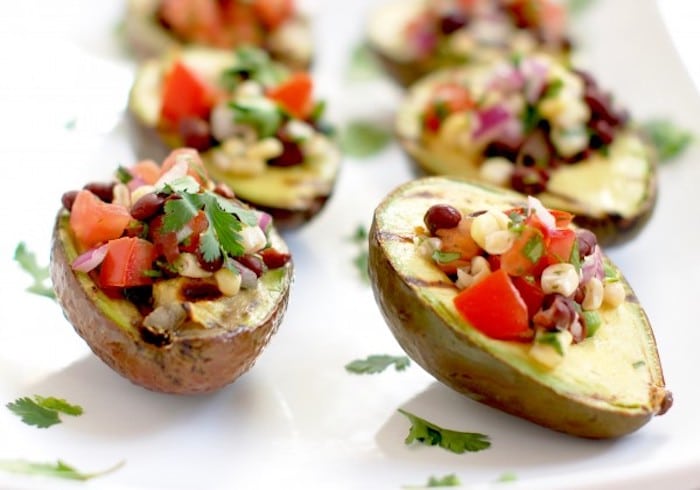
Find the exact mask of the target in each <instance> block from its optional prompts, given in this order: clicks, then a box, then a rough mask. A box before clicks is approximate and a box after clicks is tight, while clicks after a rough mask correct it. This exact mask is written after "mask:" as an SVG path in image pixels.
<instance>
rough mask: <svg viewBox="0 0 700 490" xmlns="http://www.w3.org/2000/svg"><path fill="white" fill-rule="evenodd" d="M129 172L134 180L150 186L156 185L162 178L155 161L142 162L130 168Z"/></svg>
mask: <svg viewBox="0 0 700 490" xmlns="http://www.w3.org/2000/svg"><path fill="white" fill-rule="evenodd" d="M129 172H130V173H131V175H132V176H133V177H134V178H137V179H139V180H141V181H143V183H144V184H148V185H153V184H155V183H156V181H157V180H158V177H160V167H159V166H158V164H157V163H156V162H154V161H153V160H141V161H140V162H138V163H136V164H134V165H132V166H131V167H129Z"/></svg>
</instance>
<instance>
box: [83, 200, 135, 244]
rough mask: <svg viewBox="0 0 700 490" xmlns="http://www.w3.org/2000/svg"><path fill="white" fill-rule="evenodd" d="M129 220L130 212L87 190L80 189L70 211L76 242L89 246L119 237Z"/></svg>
mask: <svg viewBox="0 0 700 490" xmlns="http://www.w3.org/2000/svg"><path fill="white" fill-rule="evenodd" d="M130 221H131V214H129V211H128V210H127V209H126V208H125V207H124V206H120V205H118V204H111V203H106V202H104V201H102V200H101V199H100V198H99V197H97V196H96V195H95V194H93V193H92V192H90V191H87V190H81V191H79V192H78V195H77V196H76V198H75V201H74V203H73V207H72V208H71V212H70V222H69V223H70V229H71V230H72V231H73V234H74V235H75V238H76V240H77V241H78V244H79V245H80V246H81V247H82V248H83V249H87V248H91V247H93V246H95V245H97V244H98V243H102V242H106V241H108V240H111V239H113V238H119V237H120V236H122V234H123V233H124V230H125V229H126V227H127V226H128V224H129V222H130Z"/></svg>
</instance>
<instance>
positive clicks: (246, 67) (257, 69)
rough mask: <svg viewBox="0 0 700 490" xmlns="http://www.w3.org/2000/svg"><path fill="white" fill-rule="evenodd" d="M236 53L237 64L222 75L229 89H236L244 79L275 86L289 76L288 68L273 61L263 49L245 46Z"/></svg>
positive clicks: (266, 85)
mask: <svg viewBox="0 0 700 490" xmlns="http://www.w3.org/2000/svg"><path fill="white" fill-rule="evenodd" d="M235 54H236V62H235V64H234V65H233V66H231V67H230V68H229V69H227V70H226V71H225V72H224V74H223V77H222V81H223V84H224V86H225V87H226V88H227V89H229V90H234V89H235V88H236V86H237V85H238V84H240V83H241V82H243V81H244V80H255V81H256V82H258V83H261V84H262V85H264V86H265V87H273V86H275V85H278V84H279V83H281V82H282V81H283V80H284V78H285V77H286V76H287V70H286V69H285V68H284V67H283V66H281V65H279V64H277V63H275V62H274V61H272V59H271V58H270V55H268V54H267V51H265V50H263V49H260V48H256V47H253V46H244V47H240V48H238V49H236V52H235Z"/></svg>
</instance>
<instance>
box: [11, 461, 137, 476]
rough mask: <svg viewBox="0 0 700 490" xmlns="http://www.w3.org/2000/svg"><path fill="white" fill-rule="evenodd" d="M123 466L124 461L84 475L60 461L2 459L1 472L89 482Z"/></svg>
mask: <svg viewBox="0 0 700 490" xmlns="http://www.w3.org/2000/svg"><path fill="white" fill-rule="evenodd" d="M122 466H124V461H121V462H119V463H117V464H116V465H114V466H112V467H111V468H108V469H106V470H103V471H97V472H94V473H83V472H81V471H78V470H77V469H75V468H74V467H73V466H70V465H69V464H67V463H65V462H63V461H61V460H60V459H59V460H58V461H56V463H37V462H33V461H26V460H24V459H0V470H2V471H6V472H8V473H15V474H20V475H34V476H49V477H53V478H62V479H64V480H77V481H87V480H90V479H92V478H95V477H98V476H102V475H106V474H107V473H111V472H113V471H116V470H118V469H119V468H121V467H122Z"/></svg>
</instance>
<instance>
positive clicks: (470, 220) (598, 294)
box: [417, 197, 626, 367]
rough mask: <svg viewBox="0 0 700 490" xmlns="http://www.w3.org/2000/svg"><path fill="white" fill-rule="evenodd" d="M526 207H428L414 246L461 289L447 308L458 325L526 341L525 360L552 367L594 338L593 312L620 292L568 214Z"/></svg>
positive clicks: (596, 319) (614, 302)
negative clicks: (528, 345)
mask: <svg viewBox="0 0 700 490" xmlns="http://www.w3.org/2000/svg"><path fill="white" fill-rule="evenodd" d="M528 204H529V206H528V207H527V208H513V209H510V210H506V211H501V210H495V209H489V210H484V211H479V212H474V213H470V214H467V215H463V214H462V213H461V212H460V211H459V210H457V209H456V208H455V207H453V206H451V205H449V204H435V205H433V206H431V207H430V208H429V209H428V210H427V211H426V213H425V216H424V223H425V226H426V227H427V230H423V232H422V233H421V234H419V235H418V238H417V243H418V249H419V252H420V253H421V254H422V255H424V256H425V257H426V258H428V259H430V260H432V261H433V262H434V263H435V265H436V266H437V267H438V268H440V269H441V270H442V271H443V272H445V273H446V274H448V275H449V276H450V277H451V278H452V279H453V280H454V284H455V286H456V287H457V288H458V289H459V290H460V291H461V292H460V293H459V294H457V296H455V298H454V304H455V307H456V308H457V310H458V311H459V312H460V314H461V315H462V316H463V317H464V318H465V320H467V321H468V322H469V323H470V324H472V325H473V326H474V327H475V328H477V329H478V330H480V331H481V332H483V333H484V334H486V335H488V336H489V337H492V338H495V339H503V340H517V341H524V342H532V347H531V348H530V354H531V356H532V357H533V358H534V359H536V360H537V361H539V362H540V363H542V364H543V365H546V366H550V367H552V366H555V365H556V364H558V363H559V362H561V360H562V358H563V356H564V355H565V354H566V350H567V349H568V348H569V346H570V345H571V344H572V343H574V344H575V343H578V342H582V341H584V340H585V339H586V338H587V337H591V336H592V335H594V334H595V331H596V329H597V328H598V327H599V326H600V324H601V318H600V316H599V314H598V310H600V309H601V308H611V309H614V308H617V307H618V306H619V305H620V304H622V302H623V301H624V300H625V296H626V292H625V289H624V286H623V285H622V283H621V282H620V281H619V277H617V275H616V274H614V273H613V272H612V271H608V270H605V268H604V267H603V257H602V253H601V251H600V248H599V246H598V244H597V241H596V237H595V235H594V234H593V233H591V232H590V231H588V230H586V229H577V230H574V229H573V228H570V227H569V224H570V223H571V220H572V218H573V216H572V215H571V214H570V213H567V212H563V211H550V210H547V209H546V208H544V207H543V206H542V204H541V203H540V202H539V201H538V200H537V199H535V198H533V197H530V198H529V201H528Z"/></svg>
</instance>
